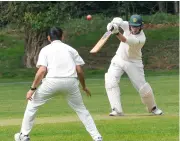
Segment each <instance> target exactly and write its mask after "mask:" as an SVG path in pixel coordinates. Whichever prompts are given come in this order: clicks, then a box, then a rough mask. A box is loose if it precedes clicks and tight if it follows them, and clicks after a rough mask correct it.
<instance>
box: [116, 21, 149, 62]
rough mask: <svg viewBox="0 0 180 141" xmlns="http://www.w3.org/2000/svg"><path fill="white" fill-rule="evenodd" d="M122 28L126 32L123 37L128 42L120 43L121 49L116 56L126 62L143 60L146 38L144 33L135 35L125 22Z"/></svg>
mask: <svg viewBox="0 0 180 141" xmlns="http://www.w3.org/2000/svg"><path fill="white" fill-rule="evenodd" d="M121 28H122V29H123V30H124V33H123V35H124V36H125V37H126V39H127V40H126V42H125V43H124V42H120V45H119V48H118V50H117V51H116V55H117V56H119V57H120V58H121V59H123V60H126V61H132V60H142V52H141V48H142V47H143V46H144V44H145V41H146V37H145V35H144V32H143V31H142V30H141V32H140V33H139V34H137V35H133V34H131V33H130V30H129V23H128V22H127V21H123V22H122V24H121Z"/></svg>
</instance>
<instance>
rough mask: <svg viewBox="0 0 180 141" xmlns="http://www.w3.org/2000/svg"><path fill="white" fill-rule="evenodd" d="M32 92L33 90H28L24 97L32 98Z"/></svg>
mask: <svg viewBox="0 0 180 141" xmlns="http://www.w3.org/2000/svg"><path fill="white" fill-rule="evenodd" d="M33 94H34V91H32V90H29V91H28V92H27V94H26V99H27V100H32V95H33Z"/></svg>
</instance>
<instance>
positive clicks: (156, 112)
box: [151, 107, 163, 115]
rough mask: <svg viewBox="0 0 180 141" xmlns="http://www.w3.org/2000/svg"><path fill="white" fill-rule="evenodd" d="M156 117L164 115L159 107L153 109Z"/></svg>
mask: <svg viewBox="0 0 180 141" xmlns="http://www.w3.org/2000/svg"><path fill="white" fill-rule="evenodd" d="M151 112H152V113H153V114H154V115H162V114H163V112H162V110H160V109H158V108H157V107H154V108H152V111H151Z"/></svg>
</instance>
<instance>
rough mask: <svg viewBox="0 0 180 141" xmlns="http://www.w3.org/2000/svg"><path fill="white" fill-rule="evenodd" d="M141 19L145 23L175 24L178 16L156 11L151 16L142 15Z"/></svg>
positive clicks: (177, 21)
mask: <svg viewBox="0 0 180 141" xmlns="http://www.w3.org/2000/svg"><path fill="white" fill-rule="evenodd" d="M142 17H143V20H144V23H145V24H149V23H150V24H169V23H173V24H177V23H179V16H177V15H172V14H168V13H162V12H157V13H155V14H153V15H151V16H149V15H143V16H142Z"/></svg>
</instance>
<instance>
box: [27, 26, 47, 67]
mask: <svg viewBox="0 0 180 141" xmlns="http://www.w3.org/2000/svg"><path fill="white" fill-rule="evenodd" d="M47 44H48V42H47V37H46V34H45V32H44V33H42V32H35V31H33V30H32V29H30V28H26V29H25V56H24V65H25V66H26V67H27V68H33V67H35V66H36V63H37V60H38V55H39V52H40V50H41V48H42V47H44V46H45V45H47Z"/></svg>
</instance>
